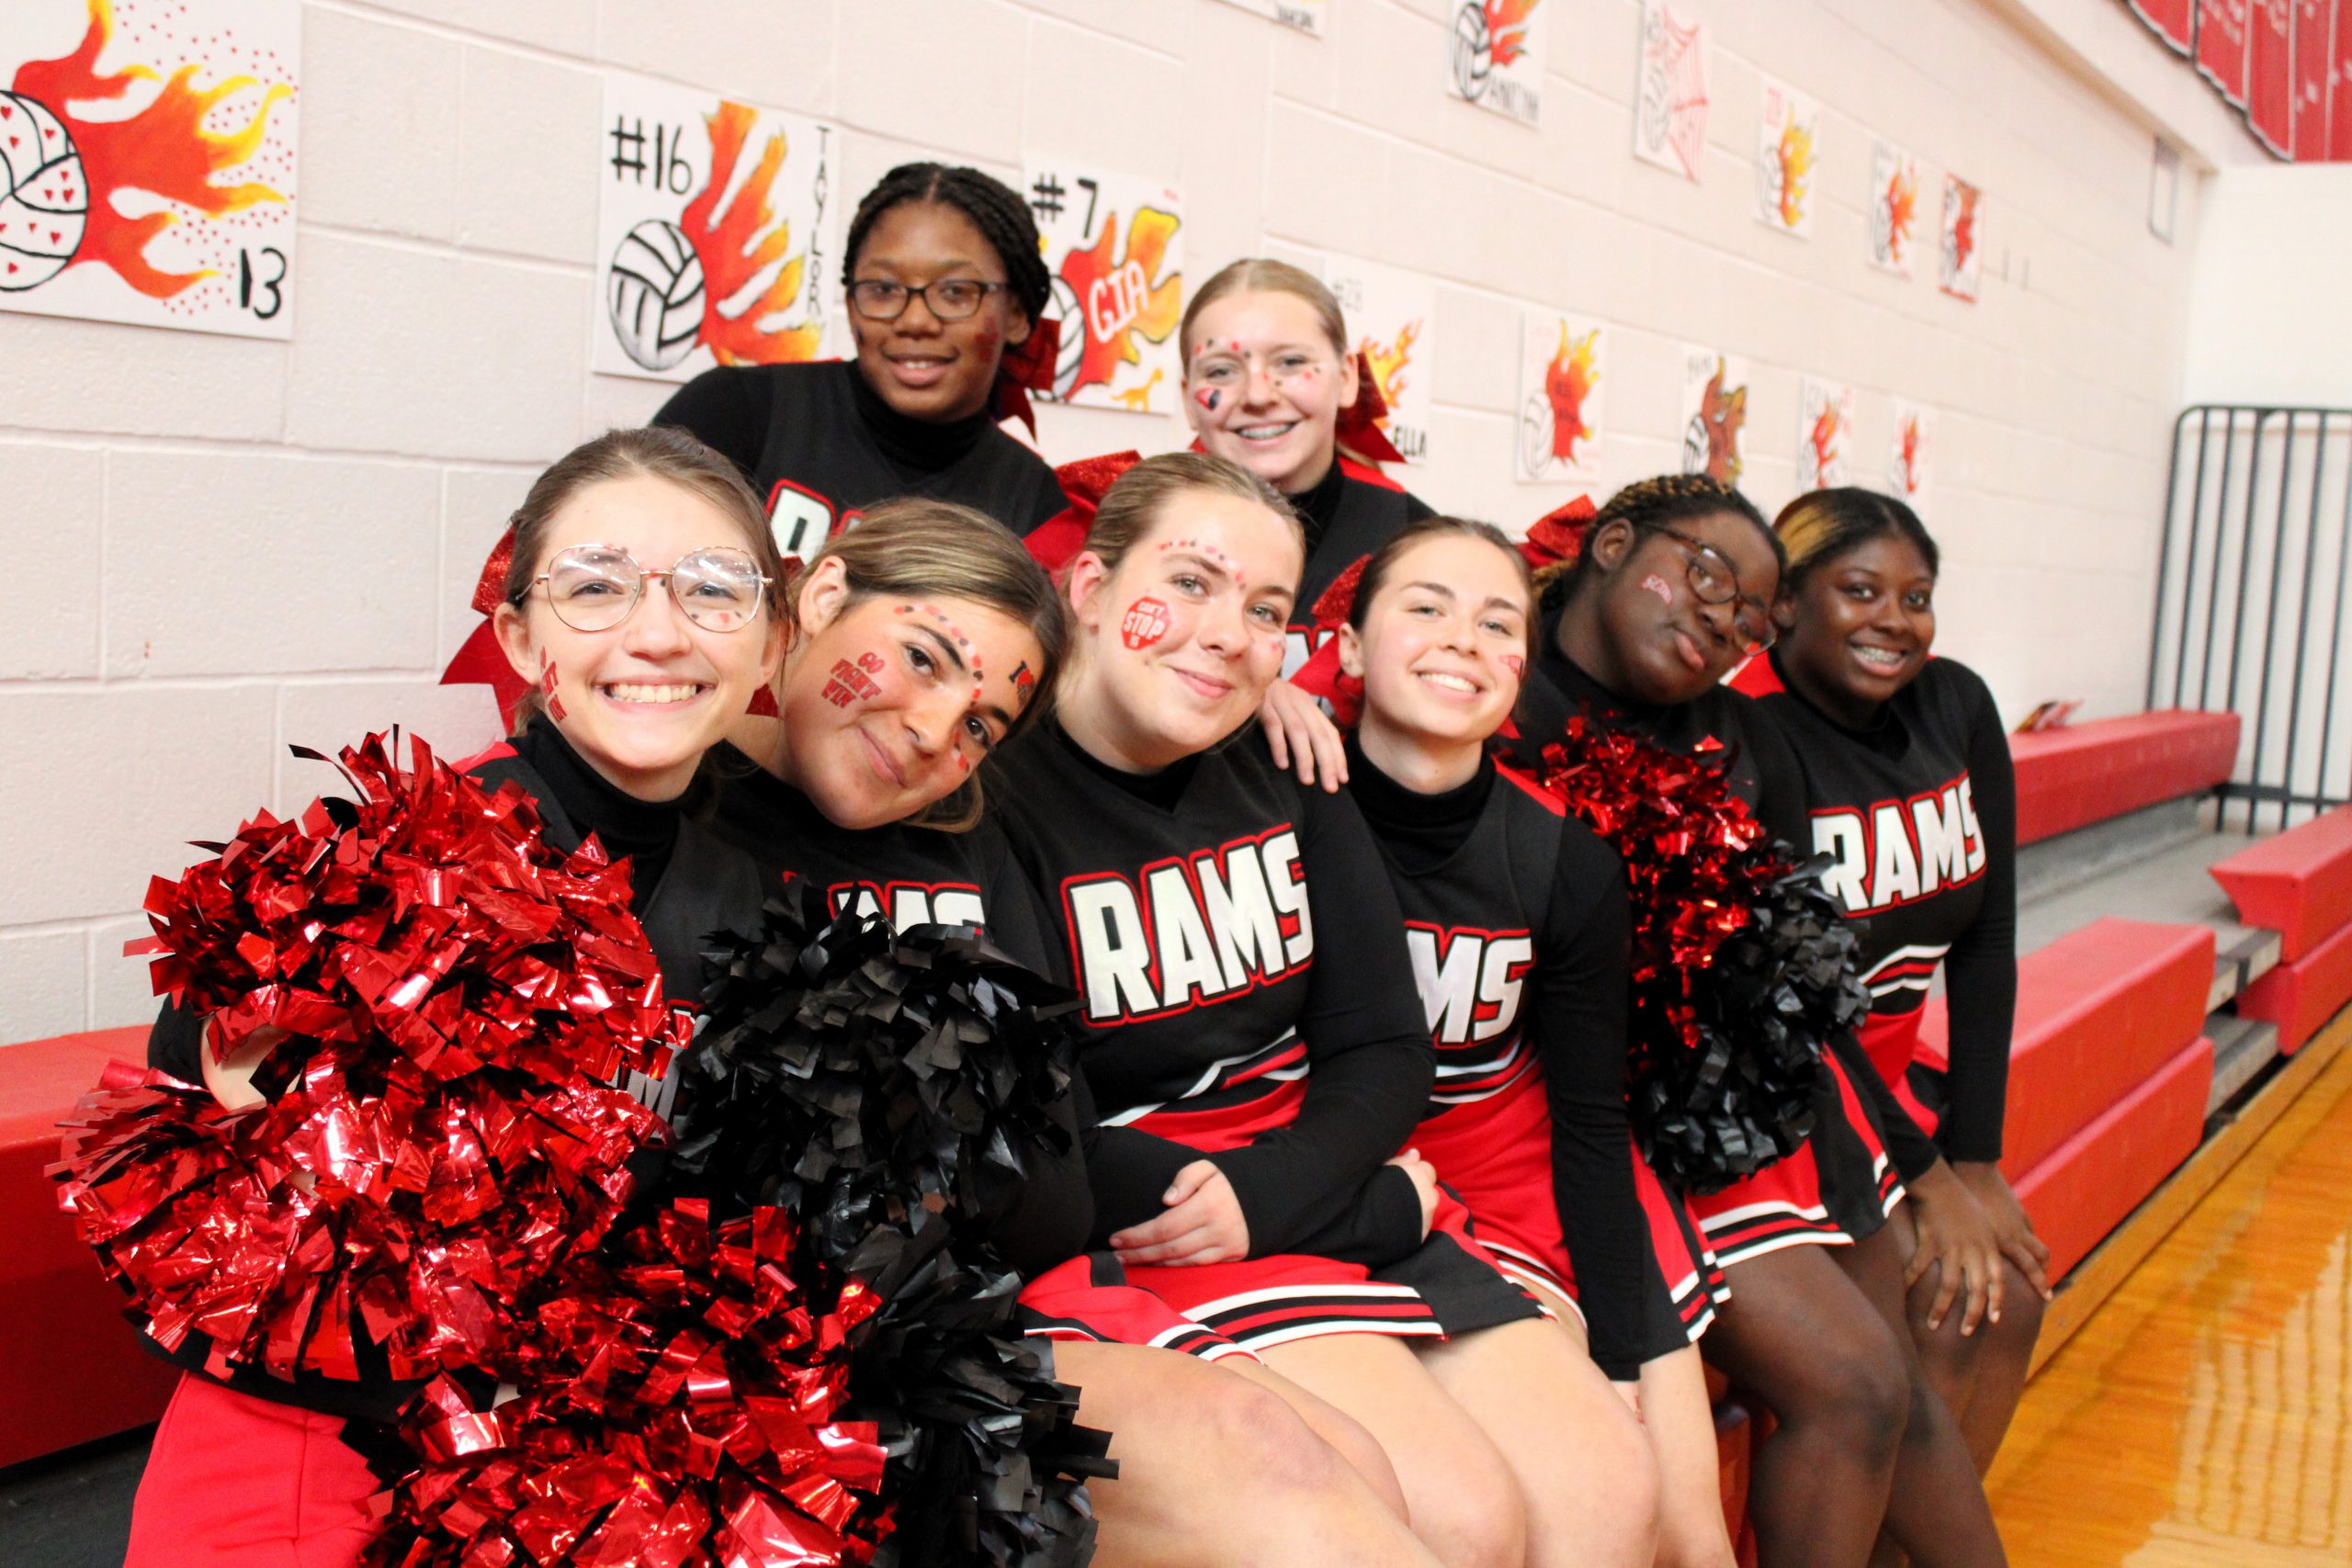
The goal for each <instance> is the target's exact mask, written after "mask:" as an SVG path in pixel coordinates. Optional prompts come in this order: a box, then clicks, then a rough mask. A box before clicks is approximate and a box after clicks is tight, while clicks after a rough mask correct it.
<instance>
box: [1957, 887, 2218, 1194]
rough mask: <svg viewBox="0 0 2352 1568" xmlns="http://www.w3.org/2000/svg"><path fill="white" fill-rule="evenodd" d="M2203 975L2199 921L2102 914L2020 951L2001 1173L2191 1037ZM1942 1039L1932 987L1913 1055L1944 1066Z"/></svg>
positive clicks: (2208, 944) (2063, 1136)
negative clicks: (2041, 944) (2182, 922)
mask: <svg viewBox="0 0 2352 1568" xmlns="http://www.w3.org/2000/svg"><path fill="white" fill-rule="evenodd" d="M2212 982H2213V932H2212V929H2211V927H2209V926H2179V925H2168V924H2164V923H2161V922H2158V921H2154V920H2127V919H2119V918H2116V917H2114V916H2109V917H2108V918H2107V919H2099V920H2094V921H2092V922H2091V923H2090V924H2089V925H2087V926H2085V927H2083V929H2082V930H2080V931H2069V932H2068V933H2067V934H2066V935H2064V936H2062V937H2060V938H2059V939H2058V940H2057V941H2056V942H2052V943H2051V944H2050V945H2049V946H2047V947H2043V948H2039V949H2037V950H2035V951H2034V952H2032V953H2026V954H2025V955H2024V956H2022V957H2021V958H2019V959H2018V1016H2017V1026H2016V1032H2015V1034H2014V1036H2013V1038H2012V1040H2011V1042H2010V1045H2009V1092H2008V1114H2007V1121H2006V1123H2005V1128H2006V1130H2005V1134H2004V1136H2003V1139H2002V1155H2001V1169H2002V1171H2003V1172H2004V1173H2005V1174H2007V1177H2008V1179H2010V1180H2011V1181H2012V1182H2016V1181H2018V1180H2020V1179H2022V1178H2023V1177H2024V1176H2025V1174H2026V1173H2027V1172H2028V1171H2030V1170H2031V1169H2033V1168H2034V1167H2036V1166H2037V1165H2039V1164H2040V1163H2041V1161H2042V1160H2043V1159H2045V1158H2047V1157H2049V1156H2050V1155H2051V1154H2052V1152H2053V1151H2054V1150H2056V1149H2057V1148H2058V1147H2059V1145H2062V1144H2064V1143H2065V1142H2066V1141H2067V1140H2068V1139H2069V1138H2072V1137H2074V1136H2075V1134H2078V1133H2080V1132H2081V1131H2082V1130H2083V1129H2084V1128H2086V1127H2087V1126H2089V1125H2090V1124H2091V1123H2092V1122H2094V1121H2096V1120H2097V1119H2098V1117H2099V1115H2100V1114H2101V1113H2102V1112H2104V1111H2108V1110H2109V1108H2110V1107H2112V1106H2114V1105H2116V1104H2117V1103H2119V1102H2120V1101H2121V1100H2123V1099H2125V1098H2126V1097H2127V1096H2128V1095H2130V1094H2131V1091H2132V1090H2133V1089H2137V1088H2138V1087H2139V1086H2140V1085H2141V1084H2143V1083H2144V1082H2145V1081H2147V1079H2148V1078H2149V1077H2151V1076H2153V1075H2154V1074H2155V1073H2156V1072H2157V1071H2158V1070H2159V1069H2161V1068H2162V1067H2163V1066H2165V1063H2166V1062H2168V1061H2170V1060H2171V1059H2172V1058H2173V1056H2174V1055H2176V1054H2177V1053H2178V1052H2179V1050H2180V1049H2181V1047H2182V1046H2184V1045H2186V1044H2187V1043H2188V1042H2190V1041H2192V1040H2194V1039H2196V1038H2197V1036H2198V1033H2199V1031H2201V1030H2202V1029H2203V1028H2204V1027H2205V1003H2206V999H2207V996H2208V993H2209V991H2210V990H2211V986H2212ZM1946 1039H1947V1034H1946V1024H1945V1018H1944V1002H1943V998H1941V997H1937V998H1931V999H1930V1000H1929V1001H1928V1010H1927V1014H1926V1017H1925V1018H1924V1019H1923V1020H1922V1021H1921V1022H1920V1027H1919V1050H1918V1056H1919V1059H1920V1060H1921V1061H1924V1062H1928V1063H1930V1064H1931V1065H1933V1066H1936V1067H1937V1068H1939V1069H1941V1068H1943V1067H1944V1066H1947V1065H1948V1053H1947V1046H1946ZM2202 1115H2203V1111H2202V1110H2201V1108H2200V1110H2199V1117H2200V1118H2201V1117H2202Z"/></svg>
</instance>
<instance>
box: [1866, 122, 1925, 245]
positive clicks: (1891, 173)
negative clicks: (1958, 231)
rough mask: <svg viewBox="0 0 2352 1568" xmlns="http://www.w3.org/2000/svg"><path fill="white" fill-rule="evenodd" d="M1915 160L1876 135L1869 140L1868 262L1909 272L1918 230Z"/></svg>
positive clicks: (1917, 170)
mask: <svg viewBox="0 0 2352 1568" xmlns="http://www.w3.org/2000/svg"><path fill="white" fill-rule="evenodd" d="M1919 181H1920V169H1919V160H1918V159H1917V158H1915V157H1913V156H1912V155H1911V154H1910V153H1909V152H1906V151H1905V150H1904V149H1903V148H1901V147H1898V146H1896V145H1895V144H1894V142H1892V141H1887V140H1886V139H1885V138H1883V137H1880V138H1878V139H1877V140H1875V141H1872V142H1871V206H1870V221H1869V225H1868V230H1869V235H1870V249H1871V265H1872V266H1874V267H1876V268H1878V269H1879V270H1880V271H1881V272H1891V273H1893V274H1894V276H1897V277H1908V276H1911V253H1912V252H1913V251H1914V250H1916V249H1917V245H1918V233H1919Z"/></svg>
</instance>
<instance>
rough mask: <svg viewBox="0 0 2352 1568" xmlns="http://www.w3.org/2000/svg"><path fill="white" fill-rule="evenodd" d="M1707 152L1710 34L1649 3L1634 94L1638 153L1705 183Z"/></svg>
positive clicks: (1644, 9)
mask: <svg viewBox="0 0 2352 1568" xmlns="http://www.w3.org/2000/svg"><path fill="white" fill-rule="evenodd" d="M1706 147H1707V33H1706V27H1705V24H1703V23H1700V22H1691V23H1689V24H1685V23H1684V22H1683V21H1682V20H1681V19H1680V18H1679V17H1677V16H1675V14H1674V13H1673V11H1671V10H1670V9H1668V7H1667V6H1664V5H1662V4H1661V3H1660V0H1643V5H1642V46H1641V72H1640V75H1639V77H1638V78H1637V80H1636V82H1635V87H1634V154H1635V155H1636V156H1637V157H1639V158H1641V159H1642V160H1643V161H1644V162H1645V163H1650V164H1657V166H1658V167H1659V168H1661V169H1671V170H1673V171H1674V172H1675V173H1676V174H1678V175H1681V176H1682V177H1683V178H1685V179H1691V180H1695V179H1697V178H1698V177H1699V166H1700V163H1701V161H1702V158H1703V157H1704V155H1705V152H1706Z"/></svg>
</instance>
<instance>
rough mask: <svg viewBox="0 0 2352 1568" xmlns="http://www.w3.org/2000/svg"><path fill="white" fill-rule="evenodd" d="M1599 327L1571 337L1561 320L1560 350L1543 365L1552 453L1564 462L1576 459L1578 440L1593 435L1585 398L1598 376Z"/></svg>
mask: <svg viewBox="0 0 2352 1568" xmlns="http://www.w3.org/2000/svg"><path fill="white" fill-rule="evenodd" d="M1599 341H1600V328H1599V327H1595V328H1593V329H1592V330H1591V331H1590V332H1589V333H1585V334H1584V335H1583V336H1582V337H1573V336H1571V335H1570V333H1569V332H1568V323H1567V322H1566V321H1562V322H1561V323H1560V349H1559V352H1558V353H1557V354H1555V355H1553V356H1552V362H1551V363H1550V364H1549V365H1546V366H1545V367H1544V397H1545V399H1546V400H1549V401H1550V402H1551V405H1552V456H1553V457H1557V458H1558V459H1559V460H1560V461H1561V462H1563V463H1568V464H1574V463H1575V462H1576V461H1577V442H1579V441H1582V440H1583V439H1584V438H1585V437H1586V436H1588V435H1590V434H1592V427H1591V426H1589V425H1588V424H1586V423H1585V422H1584V400H1585V399H1586V398H1587V397H1589V396H1590V395H1591V392H1592V389H1593V386H1594V384H1595V383H1597V382H1598V381H1599V380H1600V367H1598V366H1596V365H1594V364H1593V362H1592V361H1593V349H1594V346H1595V345H1596V344H1598V342H1599Z"/></svg>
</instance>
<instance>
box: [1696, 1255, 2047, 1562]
mask: <svg viewBox="0 0 2352 1568" xmlns="http://www.w3.org/2000/svg"><path fill="white" fill-rule="evenodd" d="M1900 1247H1901V1242H1900V1238H1899V1235H1898V1233H1897V1232H1896V1230H1895V1227H1894V1226H1893V1225H1889V1226H1886V1227H1885V1228H1883V1229H1882V1230H1881V1231H1879V1233H1878V1234H1877V1235H1873V1236H1871V1238H1870V1239H1869V1240H1868V1241H1865V1242H1861V1243H1860V1244H1858V1245H1856V1246H1853V1247H1840V1248H1838V1254H1839V1256H1838V1266H1839V1267H1840V1268H1841V1269H1844V1270H1845V1272H1846V1273H1847V1275H1848V1276H1849V1278H1850V1279H1851V1280H1853V1281H1854V1283H1855V1284H1856V1286H1858V1287H1859V1288H1860V1291H1861V1292H1862V1294H1863V1295H1864V1296H1865V1297H1866V1298H1868V1300H1869V1302H1870V1303H1871V1307H1872V1309H1873V1310H1875V1311H1876V1312H1877V1313H1878V1314H1879V1315H1880V1317H1881V1318H1882V1319H1883V1321H1884V1322H1885V1323H1886V1324H1887V1325H1888V1326H1889V1327H1891V1328H1892V1329H1894V1332H1895V1334H1896V1337H1897V1338H1896V1342H1897V1344H1898V1346H1899V1347H1900V1348H1901V1351H1902V1354H1903V1361H1904V1369H1905V1379H1906V1381H1907V1383H1908V1386H1909V1396H1910V1412H1909V1415H1908V1416H1907V1417H1906V1418H1905V1423H1904V1428H1903V1447H1902V1449H1901V1450H1899V1451H1898V1452H1897V1454H1896V1456H1895V1466H1894V1491H1893V1493H1892V1495H1890V1496H1889V1498H1888V1500H1887V1507H1886V1533H1887V1534H1888V1535H1889V1536H1891V1537H1893V1538H1894V1543H1895V1544H1896V1545H1897V1546H1899V1547H1901V1548H1902V1549H1903V1550H1904V1551H1905V1552H1907V1553H1909V1554H1910V1557H1911V1560H1912V1562H1915V1563H1918V1564H1921V1565H1922V1568H1999V1565H2002V1564H2006V1563H2007V1562H2008V1558H2007V1554H2006V1553H2004V1552H2003V1551H2002V1550H2001V1535H2000V1531H1999V1530H1997V1529H1995V1528H1994V1525H1993V1510H1992V1507H1991V1506H1990V1505H1988V1504H1987V1503H1986V1502H1985V1483H1984V1480H1983V1478H1982V1477H1981V1476H1979V1475H1978V1473H1977V1471H1976V1462H1975V1461H1973V1459H1971V1458H1970V1457H1969V1453H1968V1444H1967V1442H1966V1441H1965V1440H1964V1439H1963V1438H1962V1437H1961V1435H1960V1426H1959V1424H1958V1423H1957V1422H1955V1421H1954V1420H1953V1419H1952V1416H1951V1411H1950V1410H1949V1409H1947V1408H1945V1405H1944V1402H1943V1401H1942V1400H1941V1399H1939V1398H1938V1397H1937V1395H1936V1391H1935V1390H1934V1389H1933V1388H1931V1387H1929V1386H1928V1373H1927V1369H1926V1368H1925V1367H1924V1366H1923V1365H1921V1363H1920V1359H1919V1353H1918V1349H1917V1347H1916V1346H1915V1345H1914V1344H1913V1343H1912V1338H1911V1325H1910V1322H1909V1318H1908V1314H1907V1311H1906V1309H1905V1302H1904V1291H1903V1259H1902V1253H1901V1250H1900ZM1734 1288H1735V1289H1736V1287H1734ZM1959 1316H1960V1314H1958V1313H1954V1314H1951V1317H1950V1318H1947V1319H1946V1321H1945V1325H1944V1326H1945V1327H1946V1328H1947V1329H1950V1330H1951V1332H1952V1334H1953V1336H1954V1337H1958V1334H1959V1329H1958V1319H1959Z"/></svg>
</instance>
